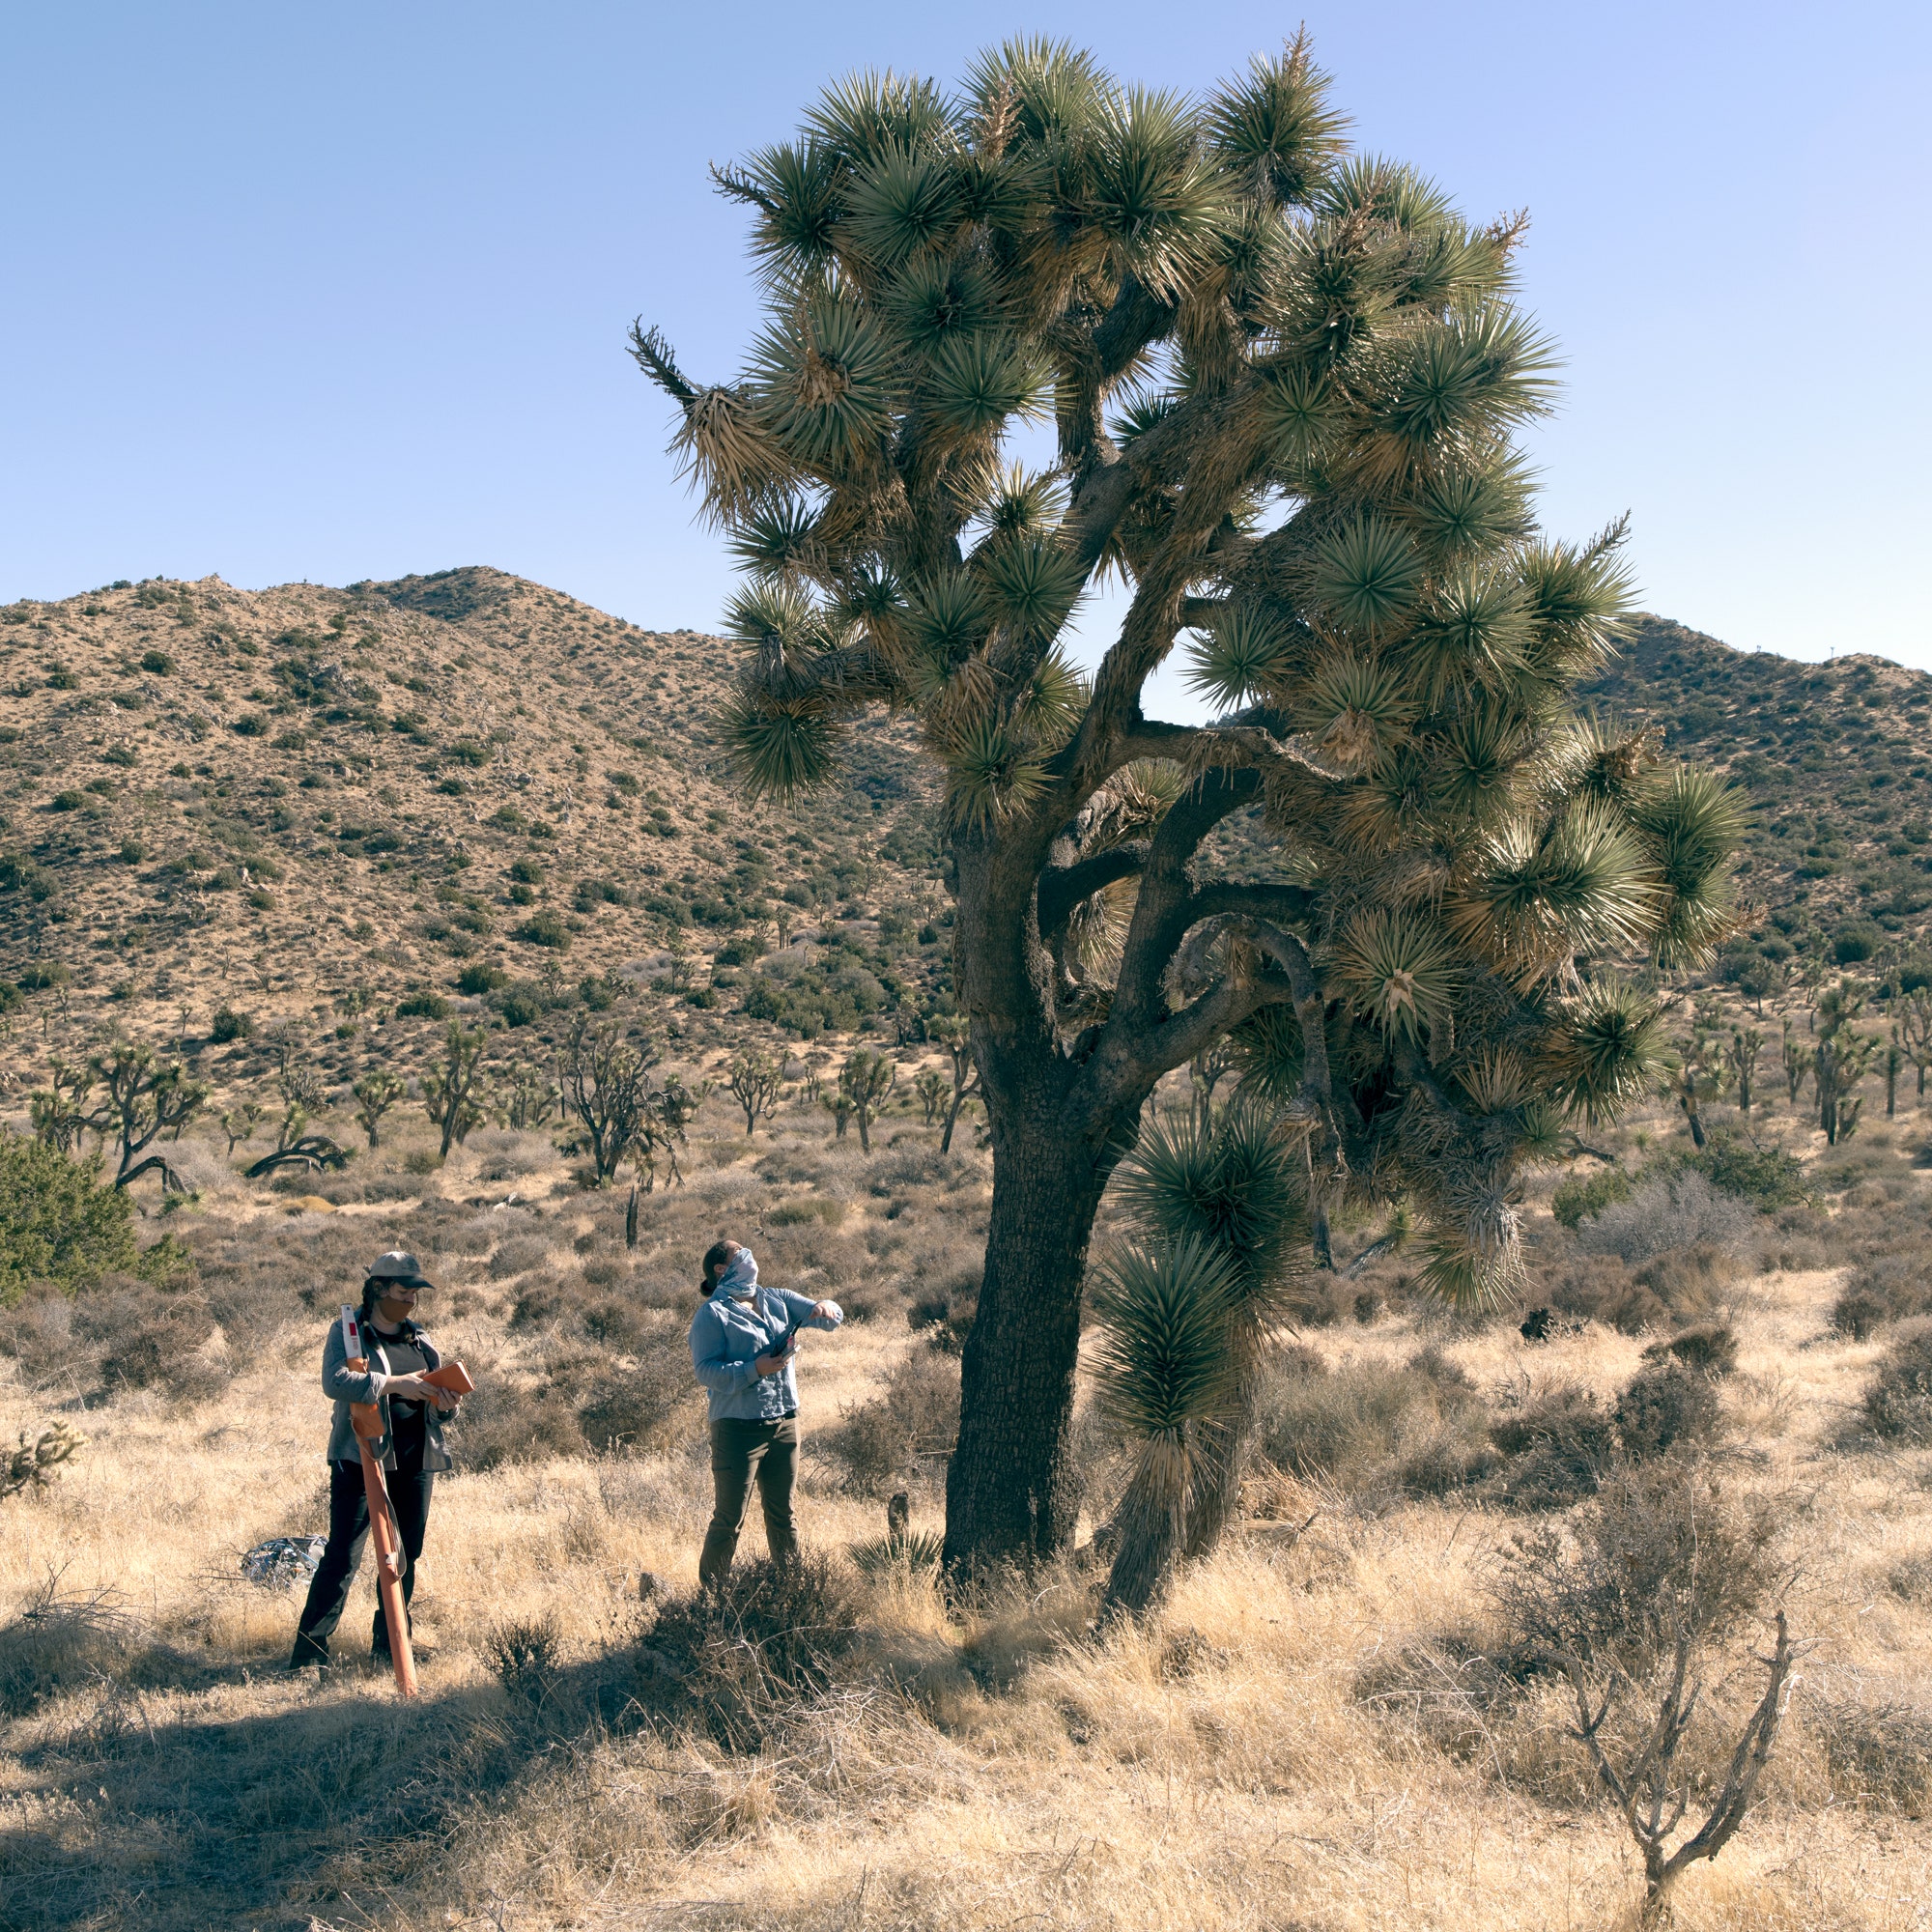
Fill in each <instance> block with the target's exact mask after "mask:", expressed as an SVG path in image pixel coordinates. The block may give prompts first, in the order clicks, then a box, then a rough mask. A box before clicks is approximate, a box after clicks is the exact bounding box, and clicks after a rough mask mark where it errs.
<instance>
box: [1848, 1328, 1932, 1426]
mask: <svg viewBox="0 0 1932 1932" xmlns="http://www.w3.org/2000/svg"><path fill="white" fill-rule="evenodd" d="M1860 1406H1861V1412H1862V1414H1863V1417H1864V1425H1865V1428H1866V1430H1867V1431H1868V1432H1869V1433H1870V1434H1871V1435H1876V1436H1877V1437H1878V1438H1879V1440H1880V1441H1882V1442H1905V1443H1914V1444H1918V1443H1925V1442H1932V1321H1921V1322H1914V1323H1913V1324H1911V1325H1910V1326H1909V1327H1906V1328H1904V1329H1901V1330H1900V1331H1899V1335H1898V1339H1897V1340H1896V1341H1895V1342H1893V1343H1892V1345H1891V1347H1890V1348H1889V1349H1888V1350H1886V1352H1885V1354H1884V1356H1883V1357H1882V1358H1881V1360H1880V1361H1879V1364H1878V1368H1877V1370H1876V1372H1875V1373H1874V1374H1873V1376H1872V1378H1871V1379H1870V1380H1869V1381H1868V1382H1867V1383H1866V1384H1865V1387H1864V1395H1863V1398H1862V1400H1861V1405H1860Z"/></svg>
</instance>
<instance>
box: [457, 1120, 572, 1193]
mask: <svg viewBox="0 0 1932 1932" xmlns="http://www.w3.org/2000/svg"><path fill="white" fill-rule="evenodd" d="M467 1145H468V1146H469V1149H470V1151H472V1152H475V1153H480V1154H481V1155H482V1156H483V1160H482V1165H481V1166H480V1167H479V1168H478V1169H477V1171H476V1173H477V1179H479V1180H522V1179H525V1178H526V1176H528V1175H532V1174H541V1173H542V1172H543V1171H544V1169H545V1168H547V1167H551V1166H553V1165H554V1163H555V1161H556V1150H555V1149H554V1147H552V1145H551V1144H550V1142H549V1141H547V1140H546V1139H545V1138H544V1137H543V1135H541V1134H532V1133H524V1132H520V1131H519V1130H518V1129H517V1128H515V1127H486V1128H484V1129H483V1130H482V1131H481V1132H478V1133H472V1134H471V1135H470V1136H469V1142H468V1143H467Z"/></svg>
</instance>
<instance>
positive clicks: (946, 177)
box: [846, 148, 962, 269]
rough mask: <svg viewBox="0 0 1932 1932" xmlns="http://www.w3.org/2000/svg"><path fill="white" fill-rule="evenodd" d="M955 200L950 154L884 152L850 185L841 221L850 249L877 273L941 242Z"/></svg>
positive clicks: (955, 214) (956, 207)
mask: <svg viewBox="0 0 1932 1932" xmlns="http://www.w3.org/2000/svg"><path fill="white" fill-rule="evenodd" d="M961 200H962V197H961V193H960V181H959V175H958V171H957V170H956V169H955V167H954V166H953V163H952V156H950V155H937V154H913V153H907V152H906V151H905V150H904V149H901V148H891V149H888V150H887V151H886V152H885V153H884V154H882V155H880V156H878V158H877V159H876V160H874V161H873V162H871V164H870V165H869V166H867V167H866V168H865V169H863V170H862V171H861V172H860V174H859V175H858V178H857V179H856V180H855V181H854V182H853V184H852V187H851V192H850V194H849V196H848V198H847V216H846V219H847V225H848V227H849V230H850V233H851V237H852V242H853V245H854V247H855V248H856V249H857V251H858V252H859V253H860V254H862V255H864V256H865V257H867V260H869V261H871V262H874V263H876V264H877V265H878V266H880V267H881V268H885V269H896V268H898V267H900V266H901V265H902V264H903V263H904V262H906V261H907V260H908V259H909V258H910V257H912V256H915V255H921V254H925V253H927V252H929V251H931V250H934V249H936V248H938V247H939V246H940V244H941V243H942V242H944V241H946V240H947V238H948V237H949V236H950V235H951V234H952V231H953V229H954V227H955V226H956V225H957V224H958V221H959V217H960V214H961V213H962V209H961Z"/></svg>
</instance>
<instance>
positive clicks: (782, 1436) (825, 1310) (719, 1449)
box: [691, 1241, 845, 1589]
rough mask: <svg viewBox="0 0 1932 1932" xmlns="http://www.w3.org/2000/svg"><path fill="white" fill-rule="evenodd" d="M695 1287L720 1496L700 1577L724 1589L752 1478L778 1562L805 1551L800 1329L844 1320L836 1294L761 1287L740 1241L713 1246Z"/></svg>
mask: <svg viewBox="0 0 1932 1932" xmlns="http://www.w3.org/2000/svg"><path fill="white" fill-rule="evenodd" d="M698 1293H701V1294H702V1295H703V1296H704V1300H703V1302H702V1304H701V1305H700V1306H699V1308H698V1310H697V1313H696V1315H694V1316H693V1317H692V1319H691V1361H692V1366H693V1367H694V1368H695V1369H696V1371H697V1379H698V1380H699V1381H700V1382H702V1383H703V1384H704V1387H705V1390H706V1393H707V1394H708V1396H709V1398H710V1405H711V1483H712V1492H713V1502H712V1509H711V1527H710V1528H709V1529H708V1530H707V1531H706V1532H705V1536H704V1549H703V1553H702V1554H701V1555H700V1556H699V1558H698V1561H697V1577H698V1581H699V1583H700V1584H702V1585H703V1586H704V1587H705V1588H707V1589H717V1588H719V1587H720V1586H721V1585H722V1584H723V1583H724V1581H725V1577H727V1576H728V1575H729V1574H730V1570H731V1559H732V1557H733V1556H734V1555H735V1554H736V1553H737V1548H738V1532H739V1530H740V1529H741V1528H743V1526H744V1521H745V1507H746V1504H747V1503H748V1502H749V1501H750V1499H751V1493H752V1485H753V1483H755V1484H756V1485H757V1488H758V1501H759V1503H760V1504H761V1505H762V1506H763V1509H764V1515H765V1547H766V1548H768V1549H769V1550H770V1551H771V1554H772V1559H773V1561H775V1562H787V1561H789V1560H790V1559H791V1558H793V1557H795V1556H796V1555H797V1554H798V1530H797V1526H796V1525H795V1524H794V1522H793V1520H792V1510H791V1498H792V1490H793V1488H794V1486H795V1485H796V1483H797V1481H798V1449H799V1434H798V1378H797V1376H796V1374H795V1372H794V1368H793V1363H794V1359H795V1357H796V1355H797V1352H798V1332H797V1331H798V1330H799V1329H801V1328H836V1327H838V1324H839V1323H840V1322H841V1321H844V1319H845V1317H844V1314H843V1312H842V1311H841V1310H840V1308H839V1306H838V1303H837V1302H836V1301H813V1300H811V1299H810V1298H809V1297H808V1296H806V1295H803V1294H793V1293H791V1292H790V1291H789V1290H787V1289H782V1288H765V1287H761V1286H760V1285H759V1282H758V1264H757V1260H756V1258H755V1257H754V1256H753V1253H752V1251H751V1249H750V1248H748V1247H744V1246H742V1245H741V1244H740V1243H739V1242H737V1241H720V1242H718V1243H717V1244H716V1245H715V1246H714V1247H712V1248H711V1249H709V1250H708V1251H707V1252H706V1254H705V1257H704V1279H703V1281H702V1282H701V1283H700V1284H699V1289H698Z"/></svg>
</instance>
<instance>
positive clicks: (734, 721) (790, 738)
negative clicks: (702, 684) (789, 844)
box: [725, 692, 838, 799]
mask: <svg viewBox="0 0 1932 1932" xmlns="http://www.w3.org/2000/svg"><path fill="white" fill-rule="evenodd" d="M725 743H726V744H727V745H728V746H729V747H730V751H731V755H732V759H733V761H734V763H735V764H736V765H737V767H738V771H739V775H740V777H741V778H742V780H743V781H744V784H745V788H746V789H747V790H748V791H750V792H751V793H752V794H753V797H766V796H769V797H775V798H781V799H785V798H792V797H795V796H796V795H797V794H798V793H800V792H804V791H810V790H811V789H812V788H813V787H814V786H817V785H821V784H823V783H824V782H825V781H827V780H828V779H829V778H830V777H831V776H832V774H833V771H834V770H835V768H836V766H837V762H838V759H837V752H838V746H837V734H836V728H835V726H834V725H833V722H832V720H831V718H830V717H828V716H827V715H826V712H825V708H824V706H823V705H822V704H820V703H818V702H816V701H814V700H812V699H809V698H808V699H799V700H794V701H790V702H786V701H781V700H774V699H771V698H768V697H765V696H761V695H760V694H757V693H752V692H748V693H741V694H740V696H738V697H737V698H736V699H735V700H734V702H733V703H732V705H731V707H730V709H729V710H728V711H727V712H726V713H725Z"/></svg>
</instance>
